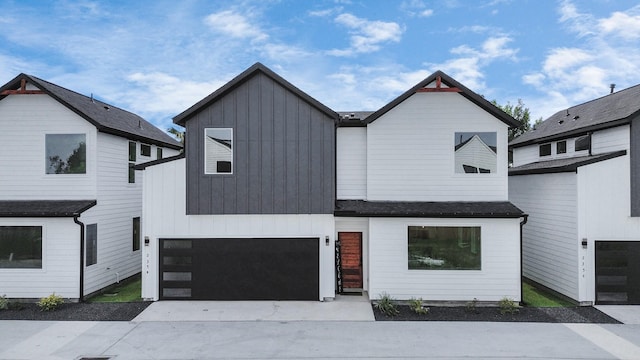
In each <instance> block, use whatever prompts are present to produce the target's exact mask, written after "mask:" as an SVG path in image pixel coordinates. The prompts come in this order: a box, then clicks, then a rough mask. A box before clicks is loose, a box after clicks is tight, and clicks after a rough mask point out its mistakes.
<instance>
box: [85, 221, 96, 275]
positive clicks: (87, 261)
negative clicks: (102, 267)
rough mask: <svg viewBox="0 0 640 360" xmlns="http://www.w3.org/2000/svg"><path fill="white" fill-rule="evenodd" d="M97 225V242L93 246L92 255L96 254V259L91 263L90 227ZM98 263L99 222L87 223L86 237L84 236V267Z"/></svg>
mask: <svg viewBox="0 0 640 360" xmlns="http://www.w3.org/2000/svg"><path fill="white" fill-rule="evenodd" d="M90 226H95V229H96V243H95V247H94V248H93V252H92V256H94V254H95V259H93V260H94V262H93V263H91V264H89V227H90ZM96 264H98V224H97V223H93V224H87V225H85V237H84V267H89V266H93V265H96Z"/></svg>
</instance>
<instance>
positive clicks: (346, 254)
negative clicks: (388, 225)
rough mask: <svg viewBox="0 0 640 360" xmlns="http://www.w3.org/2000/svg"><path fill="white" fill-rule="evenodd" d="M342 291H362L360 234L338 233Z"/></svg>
mask: <svg viewBox="0 0 640 360" xmlns="http://www.w3.org/2000/svg"><path fill="white" fill-rule="evenodd" d="M338 240H339V241H340V263H341V264H342V287H343V289H362V233H361V232H339V233H338Z"/></svg>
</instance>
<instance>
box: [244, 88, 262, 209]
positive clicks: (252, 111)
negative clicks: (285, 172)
mask: <svg viewBox="0 0 640 360" xmlns="http://www.w3.org/2000/svg"><path fill="white" fill-rule="evenodd" d="M260 78H261V76H256V77H253V78H252V79H249V81H248V82H247V86H248V87H249V104H248V105H249V154H248V155H249V156H248V157H247V158H246V159H247V160H248V161H247V163H248V166H249V173H248V175H249V212H250V213H252V214H257V213H260V209H261V207H262V205H261V202H262V199H261V196H260V195H261V194H260V190H261V186H260V182H261V171H262V168H261V167H260V162H261V159H262V156H261V155H262V154H261V151H262V146H261V144H260V130H261V129H260V120H261V116H262V113H261V109H260Z"/></svg>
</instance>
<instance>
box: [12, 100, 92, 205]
mask: <svg viewBox="0 0 640 360" xmlns="http://www.w3.org/2000/svg"><path fill="white" fill-rule="evenodd" d="M0 122H1V123H2V129H3V130H2V131H1V132H0V143H1V144H2V150H1V154H0V168H1V169H10V171H3V172H2V174H0V198H2V199H4V200H18V199H20V200H29V199H40V200H42V199H49V200H60V199H69V200H73V199H95V197H96V175H95V173H96V135H97V131H96V128H95V127H94V126H93V125H91V124H90V123H89V122H88V121H86V120H85V119H83V118H81V117H80V116H78V115H76V114H75V113H74V112H72V111H71V110H69V109H67V108H66V107H64V106H63V105H62V104H60V103H58V102H57V101H55V100H54V99H52V98H51V97H49V96H48V95H9V96H7V97H5V98H4V99H2V101H0ZM46 134H86V143H87V148H86V149H87V150H86V151H87V154H86V155H87V168H86V174H46V173H45V157H46V155H45V135H46Z"/></svg>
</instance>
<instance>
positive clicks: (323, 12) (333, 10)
mask: <svg viewBox="0 0 640 360" xmlns="http://www.w3.org/2000/svg"><path fill="white" fill-rule="evenodd" d="M342 9H343V8H342V7H341V6H338V7H333V8H329V9H324V10H311V11H309V13H308V14H309V16H316V17H326V16H332V15H334V14H338V13H340V12H342Z"/></svg>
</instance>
